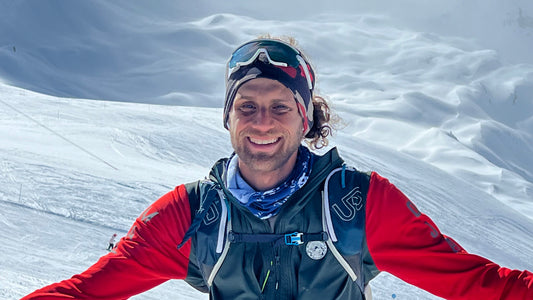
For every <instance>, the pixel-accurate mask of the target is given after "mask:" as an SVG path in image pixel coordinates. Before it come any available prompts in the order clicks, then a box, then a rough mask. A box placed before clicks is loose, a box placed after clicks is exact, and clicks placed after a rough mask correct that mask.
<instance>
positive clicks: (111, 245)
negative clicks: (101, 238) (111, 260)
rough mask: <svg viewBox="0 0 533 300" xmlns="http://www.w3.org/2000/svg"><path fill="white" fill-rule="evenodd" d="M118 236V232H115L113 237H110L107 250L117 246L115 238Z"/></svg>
mask: <svg viewBox="0 0 533 300" xmlns="http://www.w3.org/2000/svg"><path fill="white" fill-rule="evenodd" d="M116 238H117V234H116V233H113V235H112V236H111V238H110V239H109V246H107V250H108V251H111V250H113V248H115V239H116Z"/></svg>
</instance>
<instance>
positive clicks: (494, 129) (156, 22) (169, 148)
mask: <svg viewBox="0 0 533 300" xmlns="http://www.w3.org/2000/svg"><path fill="white" fill-rule="evenodd" d="M278 4H279V3H278ZM344 4H346V5H348V6H349V7H350V8H351V9H354V8H362V9H361V10H359V9H357V10H354V11H356V13H351V12H350V10H349V9H347V10H346V11H343V13H339V12H332V11H331V9H329V7H323V10H322V12H323V13H322V14H320V15H317V13H316V12H315V11H313V12H310V11H307V10H306V9H302V10H299V11H300V12H301V13H302V18H300V19H298V20H293V12H292V11H291V13H290V14H289V13H288V12H287V11H286V10H280V9H277V7H278V6H276V5H272V3H270V2H269V3H268V5H267V3H264V4H263V3H258V4H257V6H255V7H254V9H252V8H250V7H248V6H242V7H241V6H239V5H238V4H234V5H235V6H231V5H232V4H226V3H224V4H220V3H214V2H213V3H210V5H206V6H205V7H203V8H202V9H198V10H193V9H190V8H189V7H188V5H189V4H187V5H186V4H182V3H177V2H171V1H169V2H164V3H161V6H145V5H144V4H140V3H138V4H136V5H127V6H126V5H123V3H122V2H120V1H117V2H113V3H110V2H105V1H96V2H95V3H94V5H87V4H83V3H74V2H63V3H60V4H57V3H56V4H54V5H51V3H45V1H43V2H39V3H32V5H29V4H28V2H17V3H15V2H13V3H7V2H5V3H4V2H0V16H1V17H3V18H0V25H2V26H0V37H4V40H5V41H6V42H4V40H1V39H0V40H1V42H0V43H7V44H0V101H1V102H0V185H1V186H2V187H1V188H0V224H1V225H2V226H3V228H4V229H5V230H2V231H1V232H0V252H2V257H1V258H0V282H1V283H2V284H1V286H0V298H2V299H18V298H20V297H21V296H23V295H25V294H27V293H29V292H31V291H33V290H34V289H36V288H39V287H42V286H44V285H46V284H49V283H52V282H57V281H60V280H62V279H66V278H68V277H70V276H72V275H73V274H76V273H79V272H81V271H83V270H85V269H86V268H87V267H88V266H90V265H91V264H93V263H94V262H96V261H97V260H98V258H99V257H100V256H101V255H104V254H106V253H107V251H105V247H106V246H107V244H106V243H107V241H108V239H109V237H110V236H111V235H112V234H113V233H118V235H119V236H124V235H125V234H126V232H127V231H128V229H129V227H130V226H131V224H132V223H133V221H134V220H135V218H136V217H137V216H139V215H140V214H141V212H142V211H143V210H144V209H145V208H146V207H147V206H148V205H150V203H152V202H153V201H155V200H156V199H157V198H158V197H160V196H161V195H163V194H164V193H166V192H168V191H169V190H171V189H173V188H174V186H175V185H177V184H180V183H186V182H190V181H193V180H197V179H201V178H203V177H205V176H206V175H207V172H208V170H209V168H210V166H211V165H212V164H213V163H214V162H215V161H216V160H217V159H219V158H220V157H224V156H228V155H229V154H230V153H231V152H232V148H231V144H230V141H229V136H228V133H227V131H226V130H225V129H224V128H223V127H222V117H221V114H222V109H221V108H220V106H221V102H222V97H223V94H224V86H223V84H224V81H223V80H222V76H223V74H224V63H225V61H226V59H227V56H228V55H229V53H230V52H231V50H232V49H233V48H234V47H235V46H237V45H238V44H240V43H241V42H243V41H245V40H248V39H250V38H253V37H255V36H257V35H258V34H263V33H265V32H270V33H273V34H281V35H284V34H289V35H294V36H296V37H297V38H298V40H299V41H300V44H301V45H302V46H303V48H304V49H305V50H306V52H307V53H308V54H309V56H310V57H311V59H312V61H313V62H314V63H315V65H316V67H317V70H318V74H317V77H318V89H317V90H318V92H319V93H320V94H324V95H327V96H328V99H329V100H330V102H331V104H332V107H333V110H334V111H336V112H337V113H338V114H339V115H340V116H341V117H342V120H343V122H342V124H341V126H340V127H341V130H340V131H339V132H338V133H337V134H336V135H335V136H334V137H333V138H332V142H331V145H333V146H338V148H339V149H340V152H341V155H342V156H343V157H344V158H345V159H346V160H347V161H348V162H349V163H350V164H352V165H354V166H356V167H357V168H359V169H362V170H375V171H377V172H379V173H380V174H381V175H384V176H385V177H387V178H389V179H390V180H391V182H393V183H394V184H396V185H397V186H398V187H400V189H401V190H402V191H403V192H404V193H405V194H406V195H407V196H409V197H410V198H411V199H412V201H413V202H414V203H415V204H416V205H417V207H418V208H419V209H420V210H421V211H422V212H423V213H426V214H427V215H429V216H430V217H431V218H432V219H433V220H434V221H435V223H436V224H437V225H438V226H439V229H440V230H441V231H442V232H443V233H444V234H446V235H449V236H451V237H452V238H454V239H455V240H456V241H458V242H459V243H460V244H461V245H462V246H463V247H464V248H465V249H466V250H467V251H469V252H472V253H475V254H480V255H482V256H485V257H487V258H489V259H491V260H493V261H495V262H496V263H499V264H501V265H503V266H506V267H511V268H517V269H529V270H533V262H532V261H531V257H533V250H532V249H531V247H530V244H531V236H533V203H532V202H531V201H532V199H533V156H532V155H531V153H532V152H533V135H532V132H533V97H532V95H533V66H532V65H531V64H527V63H517V64H514V63H509V62H510V61H513V59H516V60H517V61H519V60H520V59H521V58H520V55H519V54H520V51H523V50H521V49H530V47H529V48H528V47H527V46H528V45H533V43H532V42H531V41H532V39H531V37H532V36H533V26H532V25H531V24H530V23H531V22H529V20H531V19H532V18H531V17H530V16H531V15H532V11H531V10H530V7H531V6H530V5H529V4H527V3H526V2H524V1H517V2H516V3H512V4H509V3H507V4H501V5H496V4H494V3H493V4H491V5H489V4H486V3H485V2H484V5H482V6H483V7H482V8H479V11H475V12H472V13H473V14H468V18H466V19H468V20H469V21H468V22H467V23H461V22H460V21H461V20H463V19H462V18H464V17H465V16H466V15H467V11H463V10H462V9H464V8H465V7H463V6H468V7H470V6H469V5H473V4H469V5H467V4H464V3H462V2H460V1H450V2H448V3H446V4H444V3H442V4H440V5H439V7H438V9H436V10H435V11H436V12H435V11H431V12H429V11H428V13H427V14H426V15H425V14H424V13H422V14H420V12H425V10H424V9H427V7H425V8H424V7H420V6H417V5H413V6H412V7H411V8H412V10H413V12H412V13H413V14H415V12H417V13H416V16H417V18H410V16H409V15H408V14H407V13H406V12H405V10H402V9H399V8H398V7H397V6H398V5H397V4H395V3H388V4H387V5H385V6H386V7H389V8H390V14H389V16H387V14H386V13H384V12H383V11H381V12H379V10H376V9H375V8H376V7H374V6H373V5H371V4H366V5H364V4H349V3H344ZM478 4H479V3H478ZM228 5H230V6H228ZM261 5H265V6H266V7H264V9H263V10H259V9H258V8H259V7H260V6H261ZM284 5H286V3H284ZM317 5H319V4H317ZM376 5H377V4H376ZM222 6H224V7H222ZM326 6H328V5H326ZM366 6H368V7H366ZM378 6H379V5H378ZM472 7H475V5H474V6H472ZM472 7H470V8H472ZM299 8H301V7H299ZM364 8H368V9H369V10H368V11H367V12H365V9H364ZM370 8H372V9H370ZM519 8H520V9H519ZM183 9H187V11H188V12H189V13H190V14H189V15H184V14H181V13H180V12H181V11H183ZM56 10H60V11H65V12H71V13H68V14H63V15H61V16H59V17H58V16H57V14H55V13H53V12H55V11H56ZM34 11H39V12H40V14H39V16H38V17H35V15H34V13H33V12H34ZM79 11H83V12H84V14H83V16H80V15H77V14H76V12H79ZM222 11H224V13H221V12H222ZM228 11H232V12H231V13H227V12H228ZM239 11H240V12H239ZM259 11H261V13H258V12H259ZM267 11H270V12H273V11H275V12H276V13H275V14H274V15H276V16H277V18H279V19H275V18H269V17H265V16H267V15H268V13H266V12H267ZM10 12H17V13H18V15H15V14H10ZM393 12H394V13H393ZM471 15H472V16H477V15H483V16H484V17H483V18H484V19H486V17H485V16H486V15H491V16H492V18H490V20H492V22H491V24H487V28H490V29H491V30H492V32H493V34H494V36H504V37H505V38H506V39H508V40H507V41H513V39H514V41H520V42H521V43H524V44H523V45H522V44H520V45H517V46H516V47H511V46H508V47H507V46H506V45H503V42H502V44H501V45H495V44H490V42H491V41H492V40H493V39H489V38H486V36H483V35H484V34H486V33H485V32H486V31H487V30H480V29H479V28H475V26H474V25H475V24H476V23H472V22H471V21H472V20H471ZM450 18H451V19H452V20H454V21H455V22H451V23H453V24H449V25H450V26H449V27H450V28H446V26H444V24H445V23H446V24H447V23H450V22H449V21H448V20H450ZM317 19H319V20H320V22H317V21H316V20H317ZM410 19H412V20H410ZM415 19H416V20H415ZM426 19H427V20H431V22H430V23H428V24H430V25H431V26H426V25H423V26H419V27H416V26H417V25H420V24H421V23H420V24H418V22H422V21H423V20H426ZM133 20H135V22H136V23H135V24H134V23H133ZM280 20H281V21H280ZM443 20H447V21H445V22H444V23H442V22H443ZM464 22H466V21H464ZM502 22H503V23H502ZM41 24H46V26H43V25H41ZM438 24H441V26H442V27H441V28H438ZM465 24H466V25H465ZM473 24H474V25H473ZM498 24H499V25H502V24H503V25H504V26H503V27H501V28H497V25H498ZM452 25H453V26H452ZM413 26H414V27H413ZM454 26H458V27H462V28H453V27H454ZM413 28H419V29H420V28H423V30H415V29H413ZM476 29H478V30H479V32H478V33H480V32H481V35H479V36H477V38H485V40H483V39H481V40H479V39H477V40H476V39H474V38H472V39H469V38H465V37H464V36H458V35H460V34H461V31H462V30H464V31H465V32H471V33H474V32H473V31H475V30H476ZM426 30H427V32H426ZM453 30H455V31H453ZM430 31H432V32H430ZM439 33H443V34H439ZM450 33H452V34H450ZM108 41H113V43H109V42H108ZM487 41H489V43H488V44H487ZM480 45H485V47H484V46H480ZM487 45H493V46H495V47H496V48H497V50H494V49H489V48H486V46H487ZM502 45H503V46H502ZM509 45H513V43H509ZM515 45H516V44H515ZM15 46H16V47H15ZM498 47H499V48H498ZM506 47H507V48H509V47H511V48H513V50H516V51H515V52H512V51H511V50H508V49H507V48H506ZM498 51H500V52H498ZM198 53H201V54H202V55H201V56H198ZM513 53H514V54H516V57H514V58H513V57H510V56H512V54H513ZM502 55H506V57H504V58H502ZM526 56H527V57H530V55H529V54H528V55H524V57H526ZM8 84H9V85H8ZM13 85H14V86H21V87H23V88H24V89H23V88H16V87H13ZM30 90H36V91H40V92H43V93H45V94H51V95H55V96H47V95H44V94H40V93H36V92H32V91H30ZM57 96H63V97H68V98H58V97H57ZM82 98H91V99H105V100H99V101H96V100H86V99H82ZM107 100H118V101H123V102H115V101H107ZM126 102H133V103H126ZM165 104H171V105H173V106H167V105H165ZM178 105H179V106H178ZM322 151H324V150H322ZM371 284H372V287H373V291H374V298H375V299H391V298H392V295H395V297H396V298H395V299H400V300H401V299H438V298H437V297H435V296H432V295H430V294H428V293H427V292H424V291H422V290H419V289H417V288H415V287H412V286H410V285H408V284H406V283H404V282H402V281H401V280H399V279H397V278H395V277H393V276H391V275H389V274H386V273H383V274H381V275H380V276H378V278H377V279H376V280H374V281H373V282H372V283H371ZM176 297H178V298H180V299H207V296H206V295H204V294H201V293H199V292H197V291H195V290H194V289H192V288H190V287H187V284H186V283H184V282H182V281H170V282H167V283H165V284H163V285H161V286H159V287H157V288H155V289H153V290H151V291H148V292H145V293H143V294H141V295H138V296H136V297H133V298H134V299H169V298H176Z"/></svg>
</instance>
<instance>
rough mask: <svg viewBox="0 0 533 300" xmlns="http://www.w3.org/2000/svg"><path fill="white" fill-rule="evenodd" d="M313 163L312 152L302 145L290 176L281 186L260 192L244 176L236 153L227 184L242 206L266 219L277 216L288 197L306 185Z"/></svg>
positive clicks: (231, 163) (229, 163) (230, 162)
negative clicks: (240, 170)
mask: <svg viewBox="0 0 533 300" xmlns="http://www.w3.org/2000/svg"><path fill="white" fill-rule="evenodd" d="M312 164H313V159H312V155H311V152H310V151H309V149H308V148H307V147H305V146H300V147H299V149H298V157H297V159H296V164H295V165H294V169H293V170H292V172H291V174H290V175H289V177H287V179H286V180H285V181H284V182H283V183H282V184H280V185H279V186H277V187H275V188H273V189H270V190H268V191H263V192H259V191H256V190H254V189H253V188H252V187H251V186H250V185H249V184H248V183H247V182H246V181H245V180H244V178H242V176H241V174H240V172H239V168H238V156H237V155H236V154H235V155H234V156H232V157H231V158H230V160H229V161H228V168H227V170H228V173H227V174H228V176H227V183H226V185H227V188H228V190H229V191H230V192H231V193H232V194H233V196H235V198H237V200H239V203H240V204H242V206H244V207H246V208H247V209H248V210H249V211H250V212H252V213H253V214H254V215H255V216H256V217H258V218H260V219H263V220H264V219H268V218H270V217H272V216H275V215H276V214H277V213H278V212H279V210H280V209H281V206H282V205H283V204H284V203H285V202H286V201H287V199H288V198H289V197H290V196H291V195H292V194H294V192H296V191H297V190H299V189H300V188H301V187H302V186H304V184H305V183H306V182H307V179H309V174H310V173H311V168H312Z"/></svg>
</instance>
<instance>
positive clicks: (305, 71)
mask: <svg viewBox="0 0 533 300" xmlns="http://www.w3.org/2000/svg"><path fill="white" fill-rule="evenodd" d="M296 59H297V60H298V62H299V63H300V65H301V66H302V69H304V74H305V79H307V85H308V86H309V90H312V89H313V83H312V82H311V74H309V69H308V68H307V63H306V62H305V60H304V59H303V58H302V57H301V56H300V55H296Z"/></svg>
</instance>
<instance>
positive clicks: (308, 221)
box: [23, 39, 533, 299]
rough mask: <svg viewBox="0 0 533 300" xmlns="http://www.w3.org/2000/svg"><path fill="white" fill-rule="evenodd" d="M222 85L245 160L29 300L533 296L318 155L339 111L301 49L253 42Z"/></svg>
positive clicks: (369, 182)
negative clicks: (179, 287) (175, 286)
mask: <svg viewBox="0 0 533 300" xmlns="http://www.w3.org/2000/svg"><path fill="white" fill-rule="evenodd" d="M226 80H227V85H226V87H227V89H226V99H225V106H224V126H225V127H226V128H227V129H228V130H229V132H230V137H231V143H232V146H233V148H234V150H235V153H234V154H233V155H232V156H231V157H229V158H226V159H221V160H219V161H218V162H217V163H216V164H215V165H214V166H213V168H212V170H211V173H210V175H209V178H208V179H206V180H202V181H197V182H194V183H189V184H186V185H180V186H178V187H176V189H175V190H173V191H172V192H169V193H168V194H166V195H164V196H163V197H162V198H161V199H159V200H158V201H156V202H155V203H154V204H153V205H151V206H150V207H149V208H148V209H147V210H146V211H145V212H143V214H142V215H141V216H140V217H139V218H138V219H137V220H136V222H135V224H134V225H133V226H132V228H131V229H130V232H129V233H128V235H127V236H126V237H125V238H123V239H122V240H121V241H120V242H119V243H118V245H117V247H116V248H115V249H114V250H113V251H112V252H111V253H110V254H108V255H106V256H104V257H102V258H101V259H100V260H99V261H98V262H97V263H96V264H95V265H93V266H91V267H90V268H89V269H88V270H87V271H85V272H83V273H82V274H79V275H75V276H74V277H72V278H71V279H69V280H66V281H62V282H60V283H56V284H52V285H50V286H48V287H45V288H42V289H40V290H37V291H35V292H34V293H32V294H30V295H28V296H26V297H25V298H23V299H60V298H87V299H100V298H102V299H103V298H105V299H124V298H128V297H130V296H132V295H135V294H138V293H141V292H143V291H145V290H148V289H150V288H152V287H154V286H157V285H159V284H161V283H163V282H165V281H167V280H169V279H184V280H186V281H187V282H188V283H189V284H191V285H192V286H193V287H195V288H197V289H199V290H201V291H204V292H208V293H209V294H210V298H211V299H369V298H370V291H369V289H368V283H369V281H370V280H371V279H372V278H374V277H375V276H376V275H377V274H378V273H379V272H380V271H387V272H389V273H391V274H393V275H395V276H397V277H399V278H401V279H403V280H405V281H406V282H409V283H411V284H413V285H416V286H418V287H420V288H422V289H425V290H427V291H429V292H431V293H433V294H435V295H438V296H440V297H443V298H446V299H533V274H532V273H530V272H528V271H523V272H520V271H516V270H510V269H506V268H502V267H499V266H498V265H496V264H494V263H492V262H490V261H488V260H487V259H484V258H482V257H479V256H476V255H472V254H468V253H467V252H466V251H465V250H464V249H463V248H461V246H459V245H458V244H457V243H456V242H454V241H453V240H452V239H451V238H449V237H447V236H444V235H442V234H441V233H440V232H439V231H438V229H437V227H436V225H435V224H434V223H433V222H432V221H431V220H430V219H429V218H428V217H427V216H425V215H424V214H422V213H420V212H419V211H418V210H417V209H416V207H415V206H414V205H413V204H412V203H411V202H410V201H409V199H407V197H406V196H404V195H403V194H402V193H401V192H400V191H399V190H398V189H397V188H396V187H395V186H394V185H392V184H391V183H389V182H388V181H387V180H386V179H384V178H382V177H380V176H379V175H378V174H376V173H362V172H359V171H357V170H354V169H352V168H350V167H347V166H346V165H345V164H344V163H343V161H342V159H341V158H340V157H339V155H338V153H337V151H336V150H335V149H333V150H331V151H329V152H328V153H326V154H325V155H323V156H318V155H315V154H313V153H311V152H310V151H309V148H320V147H322V146H325V145H326V144H327V136H328V135H329V132H330V129H331V128H330V127H329V125H328V121H329V108H328V105H327V103H326V102H325V101H324V99H322V98H320V97H318V96H316V95H314V94H313V89H314V71H313V69H312V67H311V65H310V64H309V62H308V60H307V59H306V58H305V56H304V55H303V54H302V53H301V52H300V51H299V50H298V49H296V48H295V47H293V46H292V45H291V44H289V43H285V42H282V41H279V40H274V39H258V40H253V41H250V42H248V43H245V44H244V45H242V46H240V47H239V48H238V49H237V50H236V51H235V52H234V53H233V54H232V56H231V58H230V60H229V62H228V69H227V75H226ZM304 140H305V141H306V142H308V145H309V147H306V146H303V145H302V144H301V142H302V141H304Z"/></svg>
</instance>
